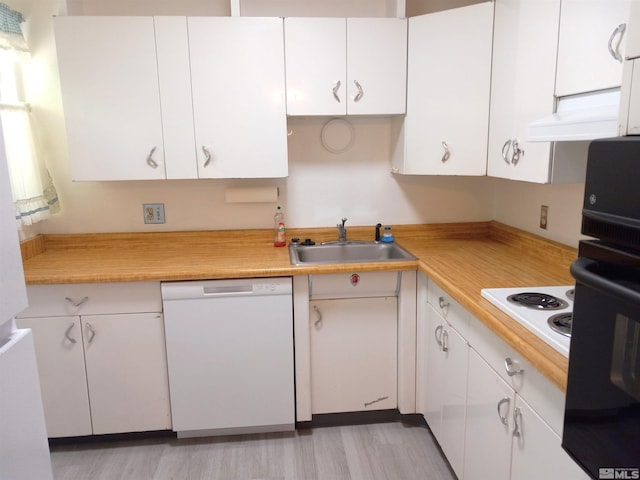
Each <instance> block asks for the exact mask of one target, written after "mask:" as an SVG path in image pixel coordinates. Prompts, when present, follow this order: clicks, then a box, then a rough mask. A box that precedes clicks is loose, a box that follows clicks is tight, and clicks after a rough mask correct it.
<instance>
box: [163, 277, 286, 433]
mask: <svg viewBox="0 0 640 480" xmlns="http://www.w3.org/2000/svg"><path fill="white" fill-rule="evenodd" d="M291 285H292V282H291V278H265V279H241V280H211V281H203V282H198V281H196V282H170V283H163V284H162V302H163V308H164V322H165V333H166V342H167V362H168V367H169V389H170V393H171V416H172V421H173V429H174V430H175V431H176V432H178V437H181V438H182V437H192V436H207V435H227V434H234V433H254V432H266V431H283V430H293V429H294V427H295V423H294V422H295V404H294V402H295V395H294V369H293V306H292V296H291V292H292V286H291Z"/></svg>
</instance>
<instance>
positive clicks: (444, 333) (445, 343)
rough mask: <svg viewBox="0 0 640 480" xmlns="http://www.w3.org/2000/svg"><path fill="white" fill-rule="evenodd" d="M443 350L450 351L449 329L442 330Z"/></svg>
mask: <svg viewBox="0 0 640 480" xmlns="http://www.w3.org/2000/svg"><path fill="white" fill-rule="evenodd" d="M442 351H443V352H448V351H449V332H448V331H447V330H443V331H442Z"/></svg>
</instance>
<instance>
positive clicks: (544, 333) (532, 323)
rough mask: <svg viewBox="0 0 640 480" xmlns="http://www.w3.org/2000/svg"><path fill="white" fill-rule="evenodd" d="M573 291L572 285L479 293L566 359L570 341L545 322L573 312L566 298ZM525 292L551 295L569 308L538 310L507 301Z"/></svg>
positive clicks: (495, 289) (571, 301) (570, 301)
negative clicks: (510, 297) (516, 294)
mask: <svg viewBox="0 0 640 480" xmlns="http://www.w3.org/2000/svg"><path fill="white" fill-rule="evenodd" d="M573 289H574V286H573V285H567V286H552V287H522V288H485V289H483V290H482V291H481V294H482V296H483V297H484V298H486V299H487V300H489V301H490V302H491V303H493V304H494V305H495V306H496V307H498V308H499V309H500V310H502V311H503V312H505V313H506V314H508V315H509V316H510V317H512V318H513V319H514V320H516V321H517V322H519V323H520V324H522V325H523V326H525V327H526V328H528V329H529V330H530V331H531V332H533V333H534V334H536V335H537V336H538V337H540V338H541V339H542V340H544V341H545V342H547V343H548V344H549V345H550V346H551V347H553V348H554V349H555V350H557V351H558V352H560V353H562V354H563V355H564V356H565V357H568V356H569V343H570V341H571V339H570V338H569V337H566V336H564V335H562V334H560V333H557V332H555V331H553V330H552V329H551V328H550V327H549V325H548V324H547V320H548V319H549V317H551V316H553V315H555V314H558V313H569V312H571V311H573V299H571V298H569V297H568V296H567V292H568V291H569V290H573ZM525 292H535V293H546V294H548V295H553V296H554V297H557V298H559V299H562V300H564V301H566V302H567V303H568V304H569V306H568V307H566V308H563V309H558V310H538V309H534V308H529V307H525V306H523V305H518V304H515V303H512V302H509V301H508V300H507V297H508V296H509V295H513V294H514V293H525Z"/></svg>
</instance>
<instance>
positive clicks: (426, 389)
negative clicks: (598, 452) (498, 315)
mask: <svg viewBox="0 0 640 480" xmlns="http://www.w3.org/2000/svg"><path fill="white" fill-rule="evenodd" d="M418 278H419V279H418V289H419V290H418V295H417V296H418V302H419V303H418V325H417V327H418V328H417V335H418V349H417V363H418V365H417V387H416V392H417V405H418V411H419V413H422V414H423V415H424V417H425V420H426V421H427V423H428V425H429V427H430V428H431V430H432V432H433V434H434V436H435V438H436V440H437V441H438V443H439V444H440V446H441V448H442V451H443V453H444V454H445V456H446V457H447V460H448V461H449V463H450V465H451V467H452V468H453V470H454V472H455V473H456V475H457V477H458V478H459V479H464V480H485V479H488V478H491V479H492V480H527V479H532V480H533V479H541V478H563V479H565V478H568V479H586V478H588V477H587V476H586V475H585V474H584V473H583V472H582V470H581V469H580V468H579V467H578V466H577V465H576V464H575V463H574V462H573V460H571V458H570V457H569V456H568V455H567V454H566V453H565V451H564V450H563V449H562V447H561V445H560V443H561V442H560V435H561V429H562V420H561V419H562V412H563V410H564V395H562V394H561V392H560V391H559V390H558V389H557V388H556V387H554V386H553V385H551V383H550V382H549V381H548V380H546V379H545V378H544V377H543V376H542V375H541V374H540V373H539V372H537V371H536V370H535V369H534V368H533V367H532V366H531V365H530V364H529V363H528V362H526V361H525V360H524V359H520V358H519V356H518V354H517V353H516V352H515V351H514V350H512V349H511V348H510V347H508V346H507V345H506V344H505V343H504V342H503V341H502V340H500V339H499V338H498V337H496V336H495V335H494V334H493V333H492V332H491V331H490V330H489V329H488V328H487V327H485V326H484V324H482V323H481V322H479V321H478V320H477V319H475V318H474V317H472V316H471V315H470V314H468V312H467V314H466V315H465V313H464V312H466V311H465V310H464V309H462V307H461V306H460V305H459V304H457V303H456V302H454V301H453V300H452V299H451V298H449V297H448V296H447V295H446V293H444V291H443V290H442V289H441V288H440V287H439V286H438V285H436V284H434V283H433V282H431V281H428V280H427V279H426V277H424V276H423V275H419V277H418ZM425 289H428V293H427V292H425V291H424V290H425ZM425 298H429V299H430V303H426V302H425V301H424V299H425ZM465 318H466V319H467V322H465ZM451 324H454V325H456V327H457V328H456V329H454V328H453V327H451ZM461 332H462V333H464V336H463V335H461ZM505 363H509V364H510V365H509V371H507V370H506V368H505Z"/></svg>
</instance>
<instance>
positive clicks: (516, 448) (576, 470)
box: [511, 395, 589, 480]
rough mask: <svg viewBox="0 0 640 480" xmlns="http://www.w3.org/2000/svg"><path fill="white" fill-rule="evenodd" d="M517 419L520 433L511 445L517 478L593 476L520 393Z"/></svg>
mask: <svg viewBox="0 0 640 480" xmlns="http://www.w3.org/2000/svg"><path fill="white" fill-rule="evenodd" d="M513 419H514V422H517V423H518V430H517V431H518V432H519V436H513V443H512V447H511V478H512V479H513V480H539V479H541V478H562V479H567V478H568V479H576V480H577V479H584V480H588V479H589V476H588V475H587V474H586V473H584V472H583V471H582V469H581V468H580V467H578V465H577V464H576V463H575V462H574V461H573V460H572V459H571V458H570V457H569V455H568V454H567V453H566V452H565V451H564V450H563V449H562V446H561V440H560V436H558V434H557V433H555V432H554V431H553V429H552V428H551V427H550V426H549V425H547V423H546V422H545V421H544V419H543V418H542V417H540V416H539V415H538V414H537V413H536V412H535V411H534V410H533V409H532V408H531V406H529V404H528V403H527V402H526V401H525V400H524V399H523V398H522V397H521V396H520V395H516V397H515V407H514V413H513ZM514 429H515V425H514Z"/></svg>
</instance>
